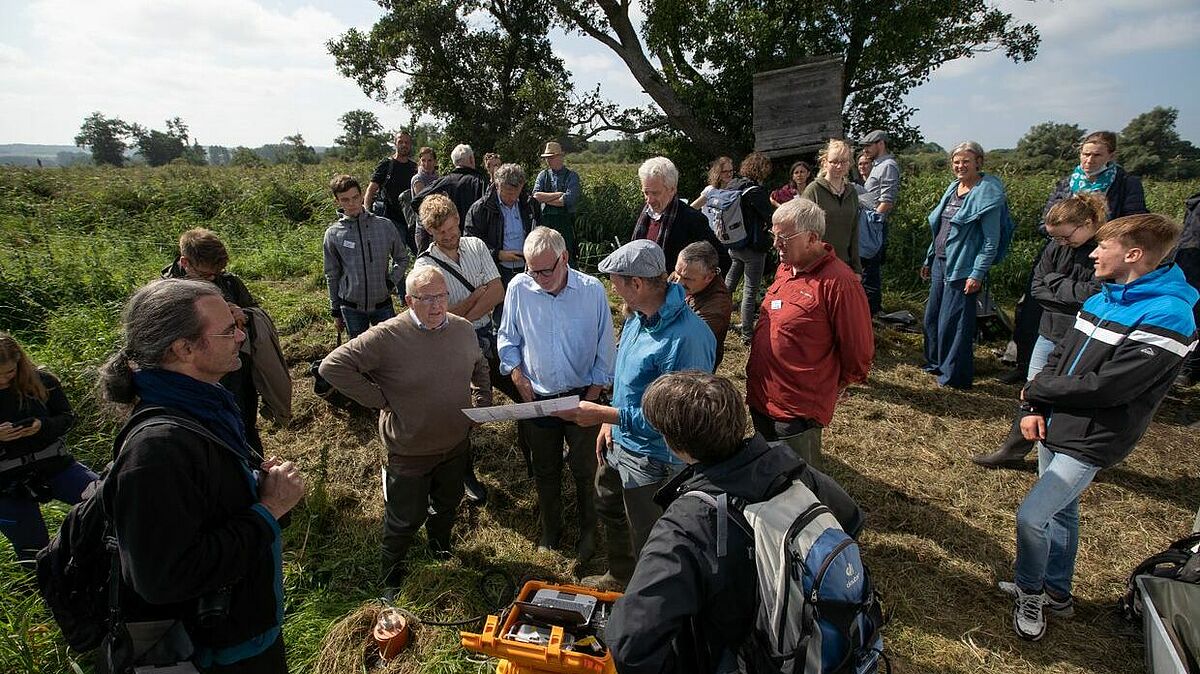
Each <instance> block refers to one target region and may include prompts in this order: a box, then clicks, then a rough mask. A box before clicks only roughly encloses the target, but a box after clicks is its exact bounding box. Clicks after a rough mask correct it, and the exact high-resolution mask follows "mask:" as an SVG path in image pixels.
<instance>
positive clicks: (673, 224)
mask: <svg viewBox="0 0 1200 674" xmlns="http://www.w3.org/2000/svg"><path fill="white" fill-rule="evenodd" d="M760 191H761V190H760ZM672 209H674V212H673V213H672ZM663 220H664V221H668V220H669V226H668V227H667V228H666V231H663V232H659V235H658V240H657V241H655V243H657V244H658V245H659V246H661V247H662V249H663V254H664V255H666V258H667V272H668V273H670V272H672V271H675V260H676V258H678V257H679V251H681V250H683V249H684V248H686V247H687V246H688V244H692V243H695V242H697V241H707V242H709V243H711V244H712V245H713V248H716V249H717V257H718V262H719V263H720V265H721V271H722V272H726V271H729V250H728V249H726V248H725V244H723V243H721V241H720V240H719V239H717V235H716V234H713V231H712V228H711V227H709V225H708V218H706V217H705V216H704V214H703V213H701V212H700V211H698V210H696V209H694V208H692V207H691V206H690V205H689V204H687V203H685V202H684V201H682V200H680V199H675V200H674V201H673V202H672V204H671V205H670V206H667V210H666V212H664V213H663ZM649 226H650V216H649V215H648V214H647V213H646V209H644V208H643V209H642V213H641V215H640V216H638V220H637V222H636V223H634V225H633V236H631V237H630V238H629V240H630V241H637V240H638V239H645V238H646V233H647V230H648V228H649Z"/></svg>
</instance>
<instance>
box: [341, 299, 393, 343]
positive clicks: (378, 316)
mask: <svg viewBox="0 0 1200 674" xmlns="http://www.w3.org/2000/svg"><path fill="white" fill-rule="evenodd" d="M395 315H396V308H395V307H393V306H392V301H391V300H390V299H389V300H388V303H387V304H386V305H384V306H382V307H379V308H378V309H375V310H374V311H360V310H358V309H351V308H350V307H342V320H343V321H345V322H346V333H347V334H349V335H350V339H354V338H355V337H357V336H359V335H361V334H362V333H364V332H366V331H367V328H369V327H371V326H372V325H376V324H378V323H382V322H384V321H386V320H387V319H389V318H392V317H394V316H395Z"/></svg>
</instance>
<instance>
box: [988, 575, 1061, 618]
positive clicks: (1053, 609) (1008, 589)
mask: <svg viewBox="0 0 1200 674" xmlns="http://www.w3.org/2000/svg"><path fill="white" fill-rule="evenodd" d="M996 586H997V587H999V588H1000V591H1001V592H1003V593H1004V594H1006V595H1008V596H1010V597H1016V596H1017V584H1016V583H1009V582H1007V581H1000V582H999V583H996ZM1042 611H1043V612H1045V613H1046V615H1051V616H1054V617H1055V618H1070V617H1072V616H1074V615H1075V596H1074V595H1067V598H1066V599H1055V598H1054V597H1053V596H1051V595H1050V593H1049V592H1047V593H1046V596H1045V598H1044V599H1042Z"/></svg>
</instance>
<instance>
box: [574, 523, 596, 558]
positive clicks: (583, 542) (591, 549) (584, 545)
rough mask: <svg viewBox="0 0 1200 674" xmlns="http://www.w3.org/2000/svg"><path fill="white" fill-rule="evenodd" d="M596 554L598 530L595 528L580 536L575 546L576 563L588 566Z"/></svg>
mask: <svg viewBox="0 0 1200 674" xmlns="http://www.w3.org/2000/svg"><path fill="white" fill-rule="evenodd" d="M595 554H596V530H595V528H593V529H591V530H590V531H585V532H583V533H582V534H580V535H579V542H578V543H576V544H575V561H576V562H578V563H580V564H586V563H587V562H588V560H590V559H591V558H592V556H594V555H595Z"/></svg>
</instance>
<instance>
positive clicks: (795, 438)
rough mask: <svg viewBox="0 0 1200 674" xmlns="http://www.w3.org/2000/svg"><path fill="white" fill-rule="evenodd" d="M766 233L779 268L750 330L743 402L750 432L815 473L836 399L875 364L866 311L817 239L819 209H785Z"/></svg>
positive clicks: (800, 203)
mask: <svg viewBox="0 0 1200 674" xmlns="http://www.w3.org/2000/svg"><path fill="white" fill-rule="evenodd" d="M771 234H772V235H773V236H774V238H775V250H777V251H779V260H780V263H779V269H778V270H776V272H775V282H774V283H773V284H772V285H771V287H770V288H769V289H768V290H767V295H766V297H765V298H763V303H762V306H761V307H760V308H759V313H758V323H757V324H756V325H755V328H754V340H753V342H752V343H751V347H750V359H749V361H747V363H746V397H747V402H749V404H750V416H751V418H752V419H753V421H754V428H755V430H757V431H758V432H759V433H762V435H763V437H765V438H767V439H768V440H782V441H784V442H786V443H787V444H788V445H789V446H790V447H791V448H792V449H793V450H795V452H796V453H797V454H798V455H800V457H801V458H803V459H804V460H805V461H806V462H808V464H809V465H812V466H818V467H819V466H820V457H821V429H822V428H823V427H825V426H827V425H829V422H830V421H831V420H832V419H833V408H834V405H835V404H836V403H837V399H838V396H839V395H840V394H841V392H842V391H843V390H845V389H846V387H847V386H849V385H851V384H854V383H857V382H861V381H866V379H867V372H868V371H869V370H870V368H871V360H872V359H873V358H874V357H875V337H874V335H873V333H872V329H871V312H870V309H869V308H868V305H867V296H866V294H864V292H863V289H862V285H861V284H860V283H859V280H858V275H857V274H855V273H854V271H853V270H852V269H850V267H849V266H847V265H846V263H845V262H842V261H841V260H839V259H838V258H837V256H836V255H834V253H833V249H832V248H831V247H830V246H829V244H827V243H825V242H824V241H822V240H821V238H822V237H823V236H824V234H825V213H824V211H822V210H821V208H820V207H819V206H817V205H816V204H814V203H813V202H811V201H808V200H805V199H793V200H791V201H789V202H787V203H785V204H784V205H782V206H780V207H779V209H778V210H776V211H775V215H774V216H773V217H772V218H771Z"/></svg>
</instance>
